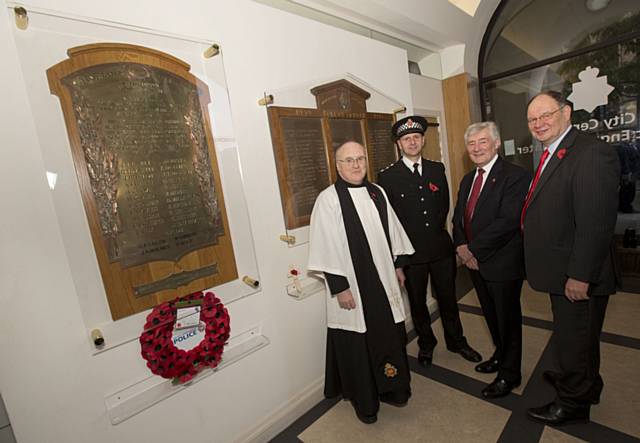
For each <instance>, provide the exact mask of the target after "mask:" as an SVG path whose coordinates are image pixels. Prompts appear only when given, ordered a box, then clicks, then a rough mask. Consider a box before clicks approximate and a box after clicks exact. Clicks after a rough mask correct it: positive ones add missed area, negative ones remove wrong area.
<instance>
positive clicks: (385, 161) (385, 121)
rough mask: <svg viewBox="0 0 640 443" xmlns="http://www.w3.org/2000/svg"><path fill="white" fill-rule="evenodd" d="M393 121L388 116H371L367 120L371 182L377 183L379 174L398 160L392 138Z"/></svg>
mask: <svg viewBox="0 0 640 443" xmlns="http://www.w3.org/2000/svg"><path fill="white" fill-rule="evenodd" d="M392 126H393V119H392V118H391V116H389V115H388V114H369V117H368V118H367V153H368V157H369V180H371V181H377V179H378V172H379V171H380V170H381V169H383V168H386V167H387V166H389V165H390V164H391V163H393V162H395V161H396V160H397V159H398V150H397V148H396V145H395V143H394V142H393V139H392V138H391V127H392Z"/></svg>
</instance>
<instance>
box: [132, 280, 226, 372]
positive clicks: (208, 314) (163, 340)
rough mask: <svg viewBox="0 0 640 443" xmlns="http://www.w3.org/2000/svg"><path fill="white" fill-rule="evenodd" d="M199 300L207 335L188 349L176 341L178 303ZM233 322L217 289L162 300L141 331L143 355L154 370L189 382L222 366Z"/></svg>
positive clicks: (152, 370)
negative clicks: (163, 301)
mask: <svg viewBox="0 0 640 443" xmlns="http://www.w3.org/2000/svg"><path fill="white" fill-rule="evenodd" d="M198 300H201V309H200V322H202V323H204V326H205V334H204V338H203V339H202V341H200V343H198V344H197V345H196V346H195V347H194V348H192V349H190V350H188V351H185V350H183V349H179V348H177V347H176V346H175V344H174V341H173V328H174V324H175V321H176V314H177V306H176V304H177V303H178V302H181V301H198ZM229 323H230V318H229V313H228V312H227V309H226V308H225V307H224V305H223V304H222V303H221V302H220V299H218V298H217V297H216V296H215V295H214V294H213V292H207V293H202V292H194V293H193V294H189V295H187V296H185V297H180V298H176V299H174V300H172V301H170V302H167V303H162V304H160V305H158V306H156V307H155V308H153V310H152V311H151V313H150V314H149V315H148V316H147V321H146V323H145V325H144V331H143V332H142V334H141V335H140V346H141V354H142V357H143V358H144V359H145V360H146V361H147V367H148V368H149V369H150V370H151V372H153V373H154V374H156V375H159V376H161V377H163V378H172V379H177V380H179V381H180V382H181V383H184V382H187V381H189V380H191V379H192V378H193V377H195V376H196V375H197V374H198V373H199V372H200V371H201V370H202V369H204V368H207V367H210V368H215V367H216V366H218V364H219V363H220V360H221V359H222V352H223V350H224V345H225V344H226V342H227V340H228V339H229V334H230V326H229Z"/></svg>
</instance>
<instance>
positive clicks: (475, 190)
mask: <svg viewBox="0 0 640 443" xmlns="http://www.w3.org/2000/svg"><path fill="white" fill-rule="evenodd" d="M482 174H484V169H482V168H479V169H478V175H477V176H476V179H475V180H474V181H473V186H472V187H471V195H470V196H469V200H467V207H466V208H465V209H464V232H465V234H467V241H471V219H472V218H473V211H474V210H475V209H476V204H477V203H478V197H480V191H481V190H482Z"/></svg>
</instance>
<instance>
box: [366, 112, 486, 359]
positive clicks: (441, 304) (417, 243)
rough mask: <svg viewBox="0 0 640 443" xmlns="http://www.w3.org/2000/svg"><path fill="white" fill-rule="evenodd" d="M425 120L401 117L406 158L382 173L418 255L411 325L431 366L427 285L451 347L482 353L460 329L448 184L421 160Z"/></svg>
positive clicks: (411, 278)
mask: <svg viewBox="0 0 640 443" xmlns="http://www.w3.org/2000/svg"><path fill="white" fill-rule="evenodd" d="M427 126H428V125H427V121H426V120H425V119H424V118H423V117H420V116H417V115H414V116H410V117H406V118H403V119H401V120H398V121H397V122H396V123H395V124H394V125H393V127H392V136H393V139H394V140H395V141H396V143H397V145H398V148H400V151H401V152H402V157H401V158H400V160H398V161H397V162H395V163H393V164H391V165H390V166H388V167H387V168H385V169H383V170H382V171H380V172H379V174H378V183H379V184H380V185H381V186H382V187H383V188H384V190H385V191H386V193H387V196H388V197H389V201H390V202H391V205H392V206H393V209H394V210H395V212H396V214H397V215H398V218H399V219H400V222H401V223H402V226H403V227H404V229H405V231H406V232H407V234H408V235H409V238H410V239H411V243H412V244H413V247H414V249H415V250H416V253H415V254H413V255H412V256H411V257H409V258H408V264H407V265H406V266H405V268H404V273H405V276H406V281H405V286H406V288H407V292H408V294H409V302H410V305H411V316H412V317H413V325H414V327H415V329H416V332H417V334H418V346H419V347H420V352H419V353H418V362H419V363H420V364H421V365H423V366H428V365H430V364H431V362H432V359H433V348H434V347H435V346H436V343H437V340H436V337H435V335H434V334H433V331H432V330H431V319H430V316H429V310H428V309H427V303H426V299H427V284H428V283H429V277H431V282H432V288H433V292H434V295H435V298H436V299H437V301H438V308H439V311H440V318H441V320H442V326H443V328H444V337H445V342H446V345H447V349H448V350H449V351H451V352H456V353H459V354H460V355H462V357H464V358H465V359H467V360H469V361H472V362H476V363H477V362H479V361H481V360H482V357H481V356H480V354H478V352H476V351H475V350H474V349H472V348H471V347H470V346H469V344H468V343H467V340H466V338H465V337H464V335H463V332H462V324H461V323H460V314H459V312H458V304H457V300H456V294H455V275H456V261H455V253H454V249H453V244H452V242H451V237H450V236H449V233H448V232H447V230H446V228H445V222H446V220H447V215H448V213H449V185H448V183H447V177H446V176H445V173H444V165H443V164H442V163H439V162H434V161H431V160H427V159H424V158H422V149H423V147H424V143H425V138H424V133H425V131H426V130H427Z"/></svg>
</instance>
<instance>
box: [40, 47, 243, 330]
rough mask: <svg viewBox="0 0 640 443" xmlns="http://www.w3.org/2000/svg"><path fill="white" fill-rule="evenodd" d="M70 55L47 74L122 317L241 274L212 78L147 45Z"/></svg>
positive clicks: (114, 307)
mask: <svg viewBox="0 0 640 443" xmlns="http://www.w3.org/2000/svg"><path fill="white" fill-rule="evenodd" d="M68 55H69V57H70V58H69V59H68V60H65V61H63V62H61V63H58V64H57V65H55V66H53V67H52V68H50V69H49V70H48V71H47V75H48V78H49V85H50V88H51V91H52V93H53V94H55V95H57V96H58V97H59V99H60V102H61V105H62V108H63V112H64V116H65V121H66V125H67V132H68V135H69V139H70V142H71V149H72V153H73V160H74V164H75V169H76V174H77V177H78V182H79V184H80V189H81V194H82V198H83V202H84V206H85V211H86V214H87V218H88V220H89V226H90V228H91V234H92V237H93V243H94V247H95V250H96V255H97V257H98V262H99V265H100V270H101V273H102V278H103V283H104V285H105V289H106V292H107V297H108V300H109V306H110V308H111V314H112V316H113V318H114V319H118V318H121V317H124V316H127V315H130V314H133V313H135V312H139V311H142V310H145V309H148V308H149V307H152V306H154V305H156V304H158V303H160V302H163V301H166V300H169V299H172V298H174V297H176V296H181V295H186V294H188V293H191V292H194V291H197V290H201V289H206V288H209V287H212V286H215V285H218V284H221V283H224V282H226V281H229V280H232V279H235V278H236V276H237V272H236V267H235V260H234V255H233V248H232V245H231V239H230V236H229V228H228V222H227V217H226V213H225V206H224V199H223V196H222V192H221V185H220V176H219V173H218V169H217V162H216V154H215V149H214V145H213V138H212V135H211V130H210V124H209V119H208V111H207V104H208V103H209V101H210V100H209V94H208V89H207V86H206V85H205V84H204V83H203V82H201V81H200V80H199V79H197V78H196V77H194V76H193V75H192V74H190V73H189V65H187V64H185V63H184V62H182V61H180V60H178V59H176V58H174V57H172V56H169V55H167V54H163V53H161V52H158V51H155V50H152V49H148V48H143V47H139V46H132V45H123V44H94V45H87V46H81V47H78V48H73V49H70V50H69V51H68Z"/></svg>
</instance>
